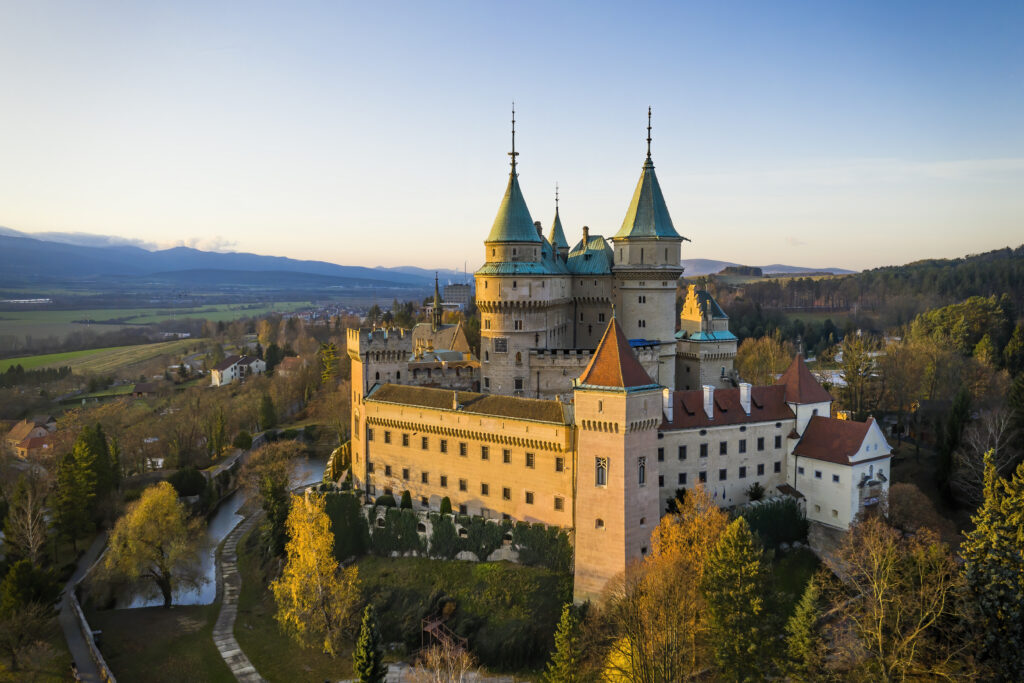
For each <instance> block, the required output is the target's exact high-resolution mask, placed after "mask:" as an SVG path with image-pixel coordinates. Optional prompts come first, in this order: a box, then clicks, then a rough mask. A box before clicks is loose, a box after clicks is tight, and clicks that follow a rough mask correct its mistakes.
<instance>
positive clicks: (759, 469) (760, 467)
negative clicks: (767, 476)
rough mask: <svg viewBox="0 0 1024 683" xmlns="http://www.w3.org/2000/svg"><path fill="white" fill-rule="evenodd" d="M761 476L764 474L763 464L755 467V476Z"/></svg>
mask: <svg viewBox="0 0 1024 683" xmlns="http://www.w3.org/2000/svg"><path fill="white" fill-rule="evenodd" d="M762 474H764V463H763V462H762V463H760V464H758V466H757V475H758V476H761V475H762Z"/></svg>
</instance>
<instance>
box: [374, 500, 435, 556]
mask: <svg viewBox="0 0 1024 683" xmlns="http://www.w3.org/2000/svg"><path fill="white" fill-rule="evenodd" d="M376 516H377V515H376V510H374V515H373V520H372V521H373V522H374V524H373V535H372V536H371V537H370V548H371V549H372V550H373V552H374V553H375V554H377V555H381V556H383V557H389V556H390V555H391V553H393V552H399V553H405V552H409V551H416V552H418V553H424V552H426V551H427V542H426V541H424V540H423V539H421V538H420V535H419V533H418V532H417V531H416V525H417V524H419V522H420V520H419V517H417V516H416V513H415V512H413V511H412V510H401V509H396V508H390V507H389V508H388V509H387V512H386V513H385V515H384V526H383V527H379V526H377V524H376Z"/></svg>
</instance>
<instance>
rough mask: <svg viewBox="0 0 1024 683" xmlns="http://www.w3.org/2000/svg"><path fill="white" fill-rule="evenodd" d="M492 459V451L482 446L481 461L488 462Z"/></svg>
mask: <svg viewBox="0 0 1024 683" xmlns="http://www.w3.org/2000/svg"><path fill="white" fill-rule="evenodd" d="M490 457H491V449H490V448H488V447H487V446H481V447H480V459H481V460H488V459H490Z"/></svg>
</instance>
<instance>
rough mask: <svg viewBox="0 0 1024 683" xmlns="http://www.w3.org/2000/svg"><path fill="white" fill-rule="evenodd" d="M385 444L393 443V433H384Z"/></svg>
mask: <svg viewBox="0 0 1024 683" xmlns="http://www.w3.org/2000/svg"><path fill="white" fill-rule="evenodd" d="M384 443H391V432H389V431H387V430H385V431H384Z"/></svg>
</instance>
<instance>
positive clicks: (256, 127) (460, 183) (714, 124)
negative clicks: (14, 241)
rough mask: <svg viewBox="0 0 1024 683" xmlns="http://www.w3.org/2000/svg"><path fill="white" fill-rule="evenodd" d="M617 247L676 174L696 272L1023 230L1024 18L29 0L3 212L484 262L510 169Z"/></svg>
mask: <svg viewBox="0 0 1024 683" xmlns="http://www.w3.org/2000/svg"><path fill="white" fill-rule="evenodd" d="M513 100H514V101H515V103H516V120H517V123H516V128H517V134H516V148H517V151H519V152H520V156H519V158H518V159H519V174H520V175H519V179H520V183H521V185H522V188H523V192H524V195H525V197H526V201H527V204H528V206H529V208H530V212H531V215H532V216H533V218H534V220H539V221H541V222H542V223H543V224H544V227H545V231H547V228H548V227H549V226H550V224H551V220H552V218H553V214H554V190H555V183H556V182H557V183H558V185H559V188H560V198H561V200H560V207H561V209H560V213H561V217H562V221H563V225H564V226H565V230H566V234H567V237H568V238H569V241H570V243H575V242H576V241H577V240H578V239H579V237H580V235H581V231H582V226H583V225H588V226H589V227H590V232H591V234H603V235H605V236H611V235H612V234H614V233H615V232H616V231H617V230H618V228H619V227H620V225H621V223H622V219H623V216H624V215H625V213H626V208H627V206H628V204H629V200H630V198H631V196H632V193H633V189H634V187H635V185H636V182H637V179H638V178H639V175H640V169H641V165H642V163H643V160H644V155H645V147H646V143H645V140H644V138H645V137H646V130H645V128H646V125H647V116H646V115H647V107H648V106H651V107H653V138H654V142H653V158H654V162H655V166H656V168H657V173H658V177H659V180H660V183H661V187H662V190H663V191H664V194H665V197H666V200H667V202H668V206H669V210H670V212H671V215H672V218H673V222H674V223H675V226H676V229H677V230H678V231H679V232H680V233H681V234H683V235H685V236H686V237H688V238H690V239H691V240H692V243H685V244H684V247H683V257H684V258H713V259H720V260H727V261H733V262H739V263H744V264H748V265H763V264H770V263H785V264H792V265H801V266H808V267H845V268H851V269H863V268H870V267H876V266H881V265H889V264H899V263H906V262H909V261H913V260H917V259H921V258H934V257H955V256H962V255H965V254H969V253H979V252H982V251H986V250H990V249H995V248H1000V247H1004V246H1017V245H1019V244H1020V243H1022V242H1024V221H1022V217H1024V3H1021V2H1019V1H1018V2H1006V3H1000V2H984V3H970V2H942V1H928V2H925V1H920V2H912V1H907V2H891V1H885V2H867V1H864V2H827V3H822V2H817V1H808V2H774V3H764V2H742V1H739V0H737V1H729V2H699V3H686V2H672V3H641V2H628V3H601V2H580V3H569V2H563V3H551V2H516V3H511V2H446V3H439V2H434V3H425V2H408V3H404V2H387V1H382V2H371V3H367V2H358V3H349V2H340V1H337V2H336V1H331V2H315V3H313V2H290V3H261V2H231V3H220V2H185V1H179V2H171V3H155V2H114V1H106V2H99V3H83V2H72V1H67V2H49V1H47V0H33V1H32V2H22V1H20V0H0V226H6V227H8V228H12V229H15V230H21V231H25V232H44V231H61V232H81V233H89V234H95V235H107V236H113V237H114V238H116V239H117V240H121V241H129V242H136V243H139V244H143V245H147V246H151V247H157V246H159V247H166V246H172V245H179V244H185V245H191V246H197V247H199V248H204V249H219V250H229V251H247V252H254V253H261V254H273V255H281V256H290V257H293V258H303V259H318V260H326V261H332V262H335V263H343V264H347V265H366V266H376V265H383V266H398V265H416V266H422V267H427V268H431V267H445V268H461V267H463V266H464V265H466V266H467V267H468V268H469V269H471V270H472V269H473V268H475V267H477V266H478V265H479V264H480V263H481V262H482V261H483V255H484V251H483V239H484V237H485V236H486V235H487V233H488V231H489V229H490V226H491V223H492V222H493V220H494V216H495V213H496V212H497V209H498V205H499V203H500V200H501V196H502V194H503V192H504V188H505V184H506V182H507V179H508V156H507V152H508V151H509V147H510V119H511V112H510V109H511V103H512V101H513Z"/></svg>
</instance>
